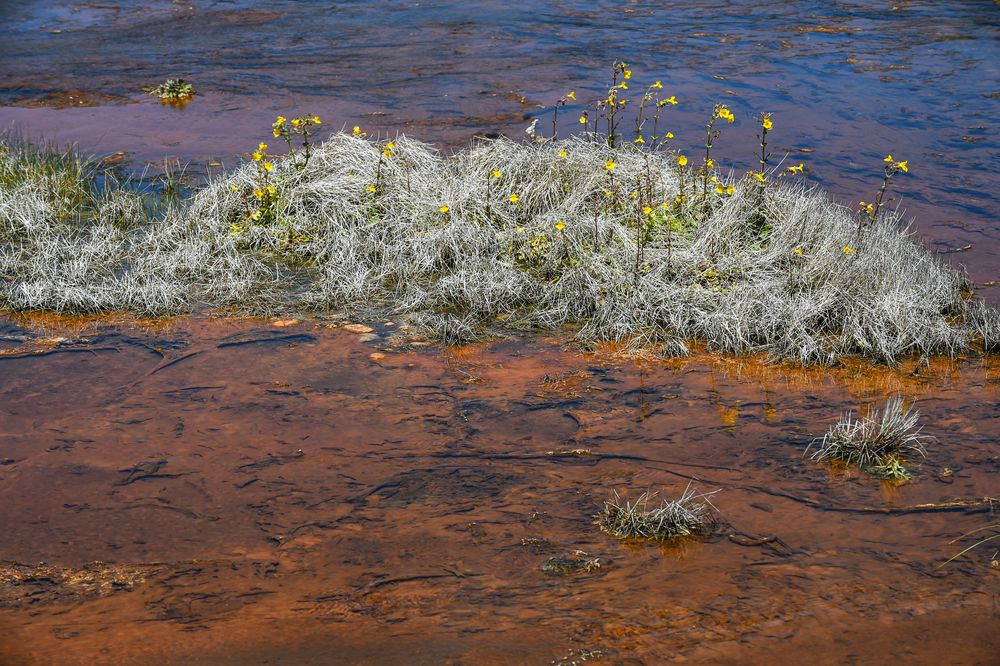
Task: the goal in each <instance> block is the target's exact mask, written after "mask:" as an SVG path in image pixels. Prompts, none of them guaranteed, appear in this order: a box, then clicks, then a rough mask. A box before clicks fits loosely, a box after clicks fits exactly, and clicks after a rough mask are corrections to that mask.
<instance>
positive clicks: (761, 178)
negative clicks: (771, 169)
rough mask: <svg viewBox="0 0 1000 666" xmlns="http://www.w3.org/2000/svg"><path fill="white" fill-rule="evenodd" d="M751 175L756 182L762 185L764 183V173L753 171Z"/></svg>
mask: <svg viewBox="0 0 1000 666" xmlns="http://www.w3.org/2000/svg"><path fill="white" fill-rule="evenodd" d="M751 173H752V174H753V177H754V178H756V179H757V180H758V181H760V182H762V183H763V182H764V172H763V171H753V172H751Z"/></svg>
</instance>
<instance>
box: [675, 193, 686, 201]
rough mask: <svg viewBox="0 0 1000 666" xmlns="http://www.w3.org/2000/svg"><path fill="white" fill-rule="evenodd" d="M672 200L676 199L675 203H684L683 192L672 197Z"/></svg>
mask: <svg viewBox="0 0 1000 666" xmlns="http://www.w3.org/2000/svg"><path fill="white" fill-rule="evenodd" d="M674 201H676V202H677V203H684V195H683V194H678V195H677V198H676V199H674Z"/></svg>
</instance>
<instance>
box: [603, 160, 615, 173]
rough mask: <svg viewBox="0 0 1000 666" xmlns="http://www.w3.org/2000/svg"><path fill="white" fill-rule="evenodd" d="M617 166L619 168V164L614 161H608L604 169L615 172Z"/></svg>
mask: <svg viewBox="0 0 1000 666" xmlns="http://www.w3.org/2000/svg"><path fill="white" fill-rule="evenodd" d="M616 166H618V164H617V163H616V162H615V161H614V160H608V161H607V162H605V163H604V168H605V169H607V170H608V171H614V170H615V167H616Z"/></svg>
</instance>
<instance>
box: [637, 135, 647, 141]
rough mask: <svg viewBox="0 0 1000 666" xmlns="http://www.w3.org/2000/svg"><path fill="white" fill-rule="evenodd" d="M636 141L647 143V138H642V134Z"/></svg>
mask: <svg viewBox="0 0 1000 666" xmlns="http://www.w3.org/2000/svg"><path fill="white" fill-rule="evenodd" d="M635 143H646V140H645V139H643V138H642V135H641V134H640V135H639V136H637V137H636V139H635Z"/></svg>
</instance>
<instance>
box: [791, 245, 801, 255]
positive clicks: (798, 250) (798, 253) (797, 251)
mask: <svg viewBox="0 0 1000 666" xmlns="http://www.w3.org/2000/svg"><path fill="white" fill-rule="evenodd" d="M792 254H797V255H799V256H800V257H801V256H802V248H801V247H797V248H795V249H794V250H792Z"/></svg>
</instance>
